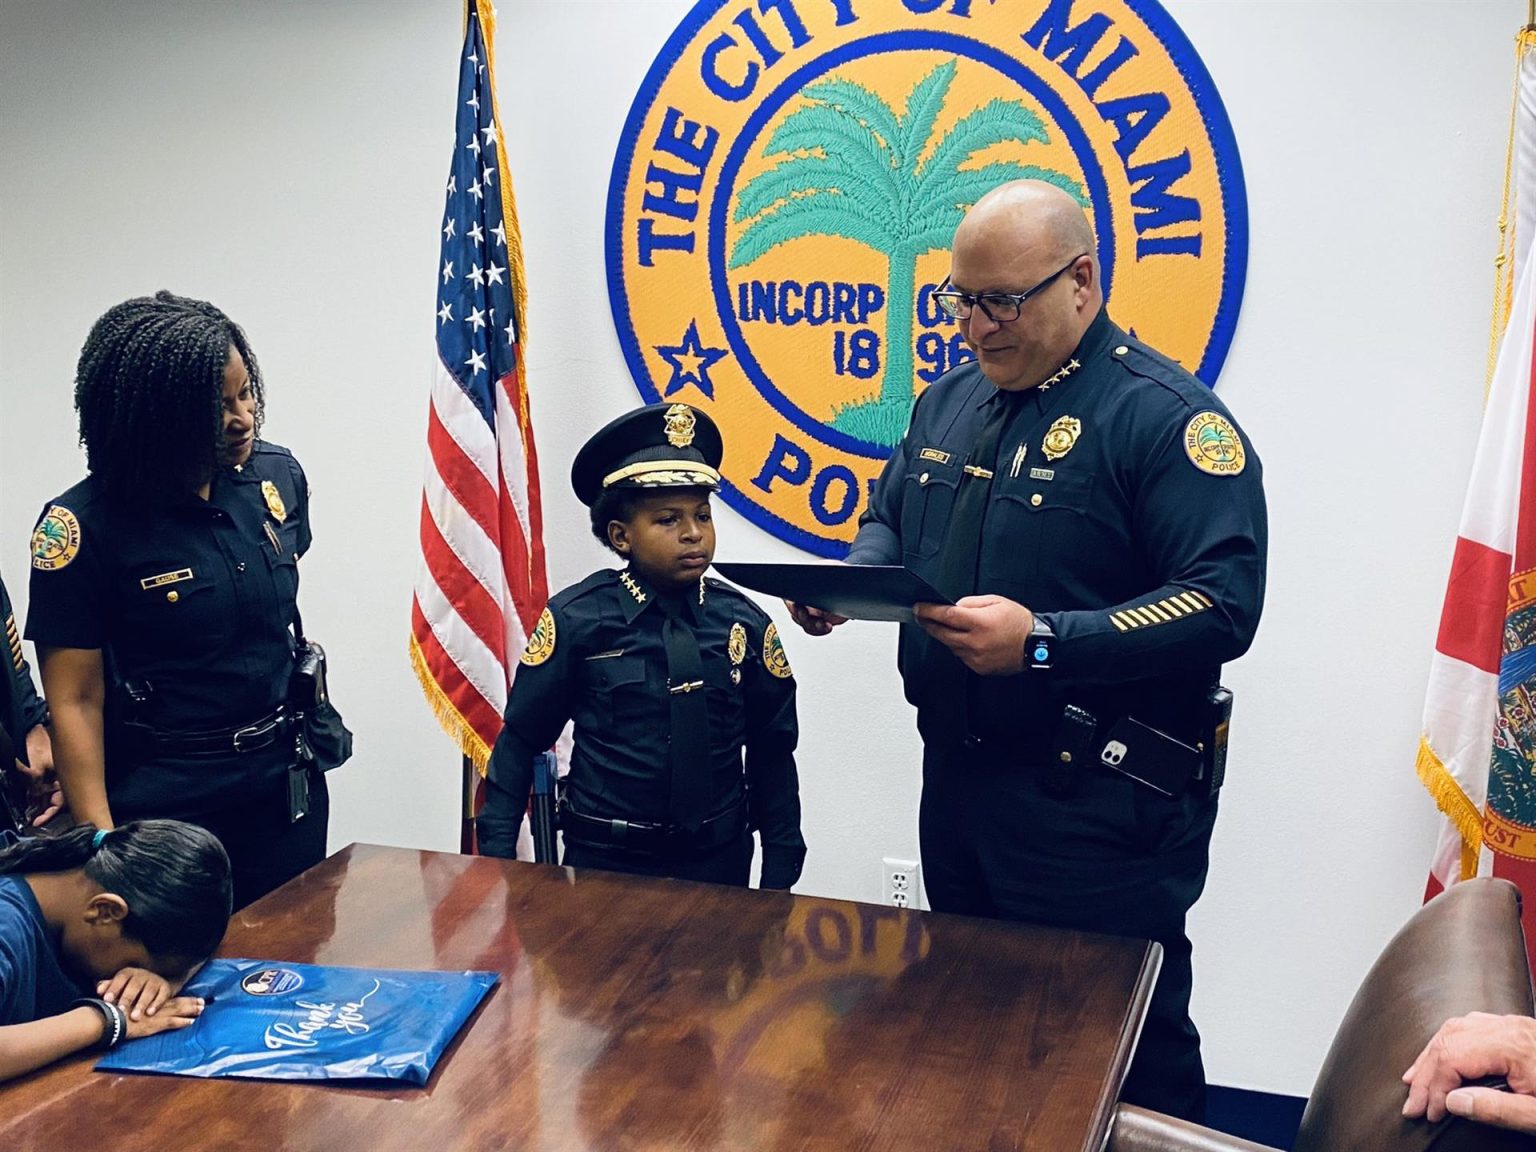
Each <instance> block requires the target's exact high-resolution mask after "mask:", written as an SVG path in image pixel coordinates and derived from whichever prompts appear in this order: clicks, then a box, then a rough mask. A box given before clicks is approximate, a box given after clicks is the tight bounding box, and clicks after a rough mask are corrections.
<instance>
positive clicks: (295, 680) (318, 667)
mask: <svg viewBox="0 0 1536 1152" xmlns="http://www.w3.org/2000/svg"><path fill="white" fill-rule="evenodd" d="M325 699H326V684H325V649H324V648H322V647H320V645H319V644H316V643H315V642H314V641H313V640H305V641H304V642H303V643H301V644H300V645H299V647H298V649H297V650H296V651H295V652H294V654H293V673H292V678H291V679H290V680H289V681H288V701H289V703H291V704H292V705H293V706H294V707H295V708H297V709H298V710H299V711H300V712H311V711H313V710H314V709H316V708H318V707H319V706H320V705H321V704H322V703H324V702H325Z"/></svg>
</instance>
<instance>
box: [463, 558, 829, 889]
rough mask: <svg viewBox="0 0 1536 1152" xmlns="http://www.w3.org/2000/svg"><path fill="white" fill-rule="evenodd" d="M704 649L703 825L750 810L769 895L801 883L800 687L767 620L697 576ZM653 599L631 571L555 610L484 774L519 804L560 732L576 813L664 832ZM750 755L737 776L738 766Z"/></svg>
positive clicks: (661, 669)
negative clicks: (566, 740) (571, 741)
mask: <svg viewBox="0 0 1536 1152" xmlns="http://www.w3.org/2000/svg"><path fill="white" fill-rule="evenodd" d="M680 599H681V601H682V614H683V617H684V618H685V619H686V620H687V621H688V623H689V625H690V626H691V627H692V629H693V632H694V635H695V636H696V637H697V639H698V643H699V653H700V656H701V659H702V661H703V666H704V681H705V698H706V702H707V704H708V712H709V757H710V775H709V804H708V807H707V808H706V809H705V811H706V813H707V817H708V818H711V819H712V818H715V817H717V816H720V815H721V814H724V813H728V812H730V811H731V810H732V809H735V808H737V807H739V806H740V805H741V804H742V803H743V802H745V803H746V805H747V819H748V823H749V824H750V826H751V827H753V828H756V829H758V830H759V832H760V834H761V838H762V845H763V884H764V886H765V887H779V886H783V887H788V886H789V885H790V884H792V883H794V881H795V880H796V879H798V878H799V875H800V867H801V864H802V862H803V861H804V858H805V841H804V839H803V838H802V837H801V834H800V786H799V780H798V778H797V776H796V771H795V760H794V749H795V744H796V742H797V741H798V738H799V726H798V723H797V720H796V716H795V681H794V678H793V676H792V675H791V672H790V668H789V662H788V660H787V659H786V658H785V656H784V650H783V647H782V646H781V645H780V643H779V638H778V632H777V630H776V628H775V626H774V624H773V622H772V621H771V620H769V618H768V616H767V615H766V614H765V613H764V612H763V611H762V610H761V609H760V608H758V607H757V605H755V604H753V603H752V602H751V601H750V600H748V599H747V598H746V597H745V596H743V595H742V594H741V593H740V592H738V591H737V590H736V589H734V588H732V587H731V586H730V585H728V584H724V583H722V582H720V581H719V580H715V579H713V578H710V577H705V578H703V579H701V580H700V582H699V585H698V589H697V593H695V592H694V591H692V590H691V589H690V590H689V591H688V592H687V593H685V594H684V595H683V596H681V598H680ZM664 619H665V617H664V615H663V613H662V611H661V610H660V608H659V607H658V606H657V604H656V593H655V592H654V590H653V589H651V588H650V587H648V586H647V585H646V584H645V582H644V581H643V580H642V578H641V577H639V576H637V575H635V574H633V573H632V572H630V571H628V570H625V571H622V572H621V571H616V570H614V569H606V568H605V569H603V570H602V571H599V572H595V573H593V574H592V575H591V576H589V577H587V578H586V579H585V580H583V581H581V582H580V583H579V584H575V585H572V586H571V587H570V588H567V589H565V590H564V591H562V592H560V593H559V594H557V595H556V596H554V597H553V598H551V600H550V602H549V606H548V607H547V608H546V609H545V611H544V614H543V615H542V616H541V617H540V619H539V624H538V626H537V627H536V628H535V629H534V633H533V636H532V637H531V638H530V639H529V642H528V648H527V650H526V651H525V652H524V653H523V655H522V657H521V662H520V666H519V667H518V669H517V675H516V676H515V677H514V679H513V682H512V691H511V694H510V696H509V698H508V701H507V709H506V715H505V717H504V720H505V724H504V726H503V728H502V731H501V735H500V737H498V739H497V741H496V745H495V747H494V749H493V750H492V752H491V760H490V765H489V767H488V773H489V775H490V777H491V779H492V780H493V781H494V782H495V783H496V784H497V785H498V786H499V787H501V788H503V789H505V790H506V791H508V792H510V793H511V794H512V795H513V796H514V797H515V798H516V799H517V800H518V802H519V803H520V804H521V803H522V802H524V801H525V800H526V798H527V796H528V792H529V789H530V787H531V786H532V775H533V757H534V756H535V755H537V754H538V753H540V752H543V751H545V750H546V749H548V748H549V747H550V746H551V745H553V744H554V742H555V740H556V738H557V737H558V736H559V735H560V732H561V730H562V729H563V728H564V727H565V724H566V722H567V721H568V720H574V722H575V747H574V749H573V751H572V753H571V770H570V774H569V775H568V776H567V777H566V780H565V788H566V792H565V799H566V802H567V803H568V804H569V805H570V807H571V808H572V809H574V810H575V811H576V812H578V813H580V814H581V815H584V816H591V817H596V818H599V819H605V820H612V819H619V820H632V821H637V822H642V823H653V824H667V823H669V822H670V817H669V813H668V804H669V797H670V790H671V772H670V768H669V733H670V730H671V712H670V697H669V695H668V690H667V657H666V649H665V648H664V646H663V644H662V634H661V633H662V623H663V621H664ZM743 749H745V753H746V755H745V766H743V755H742V753H743Z"/></svg>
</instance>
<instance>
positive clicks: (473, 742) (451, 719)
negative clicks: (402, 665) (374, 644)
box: [411, 636, 491, 776]
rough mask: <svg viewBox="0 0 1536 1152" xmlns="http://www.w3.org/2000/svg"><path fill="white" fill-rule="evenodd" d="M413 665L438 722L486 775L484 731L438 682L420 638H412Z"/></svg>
mask: <svg viewBox="0 0 1536 1152" xmlns="http://www.w3.org/2000/svg"><path fill="white" fill-rule="evenodd" d="M411 667H412V668H413V669H415V671H416V679H417V680H419V681H420V682H421V690H422V693H423V694H424V695H425V696H426V698H427V706H428V707H430V708H431V709H432V714H433V715H434V716H436V717H437V722H438V723H439V724H441V725H442V726H443V731H444V732H446V733H448V735H449V737H450V738H452V740H453V742H454V743H455V744H457V745H458V746H459V751H460V752H461V753H463V754H464V755H465V756H467V757H468V758H469V761H470V763H472V764H473V765H474V766H475V771H477V772H479V773H480V775H482V776H484V775H485V766H486V764H487V763H489V762H490V759H491V749H490V746H489V745H488V744H486V742H485V741H484V740H482V739H480V734H479V733H478V732H476V731H475V730H474V729H473V728H472V727H470V724H469V721H468V720H466V719H464V717H463V716H462V715H461V714H460V713H459V710H458V709H457V708H455V707H454V706H453V701H451V700H449V699H448V694H447V693H446V692H444V691H443V690H442V688H441V687H440V686H439V685H438V683H437V680H436V679H435V678H434V677H433V675H432V672H431V670H430V669H428V668H427V657H426V654H425V653H424V652H422V650H421V645H420V644H418V643H417V642H416V637H414V636H412V637H411Z"/></svg>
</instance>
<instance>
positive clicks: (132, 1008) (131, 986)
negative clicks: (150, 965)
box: [96, 968, 176, 1021]
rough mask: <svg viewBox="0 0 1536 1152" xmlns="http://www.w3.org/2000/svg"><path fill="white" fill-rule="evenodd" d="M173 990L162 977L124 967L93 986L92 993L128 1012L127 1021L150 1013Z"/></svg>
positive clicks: (164, 1000)
mask: <svg viewBox="0 0 1536 1152" xmlns="http://www.w3.org/2000/svg"><path fill="white" fill-rule="evenodd" d="M175 991H176V989H175V988H173V987H171V985H170V983H169V982H168V981H167V980H166V979H165V977H164V976H161V975H158V974H157V973H154V972H151V971H149V970H148V969H147V968H124V969H123V970H122V971H121V972H119V973H118V974H117V975H116V976H114V977H112V979H110V980H102V981H101V982H100V983H98V984H97V985H96V995H98V996H100V997H101V998H102V999H103V1000H105V1001H106V1002H107V1003H108V1004H116V1005H117V1006H118V1007H119V1008H121V1009H122V1010H123V1011H124V1012H126V1013H128V1019H129V1020H130V1021H133V1020H138V1019H140V1018H141V1017H145V1016H153V1015H154V1014H155V1013H156V1011H158V1010H159V1008H160V1006H161V1005H162V1004H164V1003H165V1002H166V1001H167V1000H168V999H169V998H170V996H171V994H172V993H173V992H175Z"/></svg>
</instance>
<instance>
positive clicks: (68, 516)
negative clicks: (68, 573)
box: [32, 504, 80, 572]
mask: <svg viewBox="0 0 1536 1152" xmlns="http://www.w3.org/2000/svg"><path fill="white" fill-rule="evenodd" d="M79 551H80V521H79V520H78V519H77V518H76V516H75V514H74V513H73V512H71V511H70V510H69V509H68V508H66V507H64V505H62V504H54V505H53V506H52V507H50V508H49V509H48V511H47V513H46V514H45V515H44V516H43V518H42V519H41V520H40V521H38V524H37V527H36V528H34V529H33V530H32V567H34V568H38V569H41V570H42V571H44V572H56V571H57V570H58V569H60V568H66V567H68V566H69V562H70V561H71V560H73V559H74V558H75V554H76V553H78V552H79Z"/></svg>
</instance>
